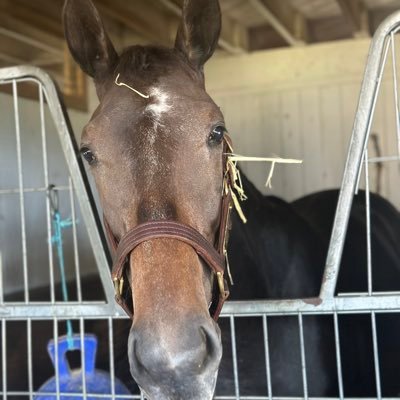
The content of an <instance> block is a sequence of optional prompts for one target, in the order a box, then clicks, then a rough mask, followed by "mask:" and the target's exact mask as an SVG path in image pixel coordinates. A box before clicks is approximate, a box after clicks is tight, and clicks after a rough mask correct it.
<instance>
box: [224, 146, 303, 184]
mask: <svg viewBox="0 0 400 400" xmlns="http://www.w3.org/2000/svg"><path fill="white" fill-rule="evenodd" d="M228 159H229V161H232V162H233V163H237V162H238V161H244V162H246V161H251V162H269V163H271V168H270V170H269V173H268V178H267V182H266V183H265V186H266V187H269V188H272V183H271V182H272V176H273V175H274V171H275V165H276V164H302V163H303V160H295V159H290V158H281V157H247V156H241V155H239V154H229V155H228ZM235 165H236V164H235Z"/></svg>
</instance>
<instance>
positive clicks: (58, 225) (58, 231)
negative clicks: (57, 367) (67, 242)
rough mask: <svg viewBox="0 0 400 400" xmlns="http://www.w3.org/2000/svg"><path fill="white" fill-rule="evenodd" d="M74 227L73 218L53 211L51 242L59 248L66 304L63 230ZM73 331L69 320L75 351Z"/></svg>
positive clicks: (62, 287)
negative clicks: (65, 217)
mask: <svg viewBox="0 0 400 400" xmlns="http://www.w3.org/2000/svg"><path fill="white" fill-rule="evenodd" d="M70 226H72V220H71V218H68V219H65V220H62V219H61V215H60V212H59V211H58V210H53V232H54V234H53V236H52V238H51V242H52V243H53V244H55V245H56V246H57V256H58V266H59V267H60V276H61V289H62V296H63V300H64V301H65V302H67V301H68V288H67V278H66V275H65V263H64V249H63V238H62V230H63V229H65V228H69V227H70ZM73 334H74V332H73V329H72V322H71V320H67V342H68V349H70V350H71V349H73V347H74V339H73Z"/></svg>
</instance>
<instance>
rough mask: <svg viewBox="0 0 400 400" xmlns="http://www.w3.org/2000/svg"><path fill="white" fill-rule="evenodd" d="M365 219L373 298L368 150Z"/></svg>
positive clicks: (369, 279)
mask: <svg viewBox="0 0 400 400" xmlns="http://www.w3.org/2000/svg"><path fill="white" fill-rule="evenodd" d="M364 158H365V160H364V161H365V167H364V168H365V217H366V224H367V237H366V240H367V274H368V295H369V296H372V250H371V213H370V211H371V206H370V196H369V164H368V149H366V150H365V155H364Z"/></svg>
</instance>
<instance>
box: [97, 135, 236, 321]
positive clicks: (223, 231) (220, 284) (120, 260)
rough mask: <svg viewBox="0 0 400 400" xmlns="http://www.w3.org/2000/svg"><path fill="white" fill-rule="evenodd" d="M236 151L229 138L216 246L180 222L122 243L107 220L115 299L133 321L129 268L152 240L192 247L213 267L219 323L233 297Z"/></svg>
mask: <svg viewBox="0 0 400 400" xmlns="http://www.w3.org/2000/svg"><path fill="white" fill-rule="evenodd" d="M231 150H232V145H231V140H230V138H229V136H227V135H226V136H225V139H224V149H223V166H224V173H223V188H224V189H223V193H222V200H221V210H220V219H219V232H218V234H217V238H216V239H217V240H216V243H215V245H213V244H211V243H210V242H209V241H208V240H207V239H206V238H205V237H204V236H203V235H201V234H200V233H199V232H198V231H196V230H195V229H194V228H192V227H190V226H188V225H185V224H182V223H180V222H176V221H165V220H160V221H151V222H146V223H143V224H140V225H138V226H136V227H135V228H133V229H131V230H130V231H128V232H127V233H126V234H125V235H124V236H123V237H122V238H121V240H120V241H118V240H117V238H116V237H115V235H114V233H113V232H112V230H111V228H110V226H109V224H108V222H107V220H106V218H104V226H105V228H106V233H107V236H108V239H109V241H110V243H111V245H112V248H113V251H114V262H113V267H112V279H113V282H114V288H115V300H116V302H117V303H118V304H119V305H120V306H121V307H122V308H123V309H124V311H125V312H126V313H127V314H128V316H129V317H130V318H133V306H132V305H131V304H132V301H131V302H130V303H128V301H129V300H130V298H131V293H130V286H129V285H125V284H124V283H125V280H127V278H126V268H127V267H128V265H129V256H130V254H131V252H132V251H133V250H134V249H135V248H136V247H138V246H139V245H140V244H142V243H144V242H147V241H149V240H152V239H160V238H171V239H175V240H179V241H181V242H184V243H186V244H188V245H190V246H191V247H192V248H193V249H194V250H195V251H196V253H197V254H198V255H199V256H200V257H201V259H202V260H203V261H204V262H205V263H206V264H207V265H208V266H209V267H210V269H211V270H212V271H213V273H214V274H215V276H216V279H217V288H216V289H217V290H214V293H213V299H212V303H211V306H210V314H211V316H212V317H213V319H214V320H217V319H218V317H219V314H220V312H221V309H222V306H223V305H224V302H225V300H226V299H227V298H228V296H229V288H228V283H227V281H226V279H225V277H224V274H225V269H226V244H227V240H228V231H229V229H230V211H231V208H232V197H231V190H229V189H230V187H231V179H232V178H231V173H230V170H229V167H228V163H227V160H228V156H227V153H228V152H230V151H231Z"/></svg>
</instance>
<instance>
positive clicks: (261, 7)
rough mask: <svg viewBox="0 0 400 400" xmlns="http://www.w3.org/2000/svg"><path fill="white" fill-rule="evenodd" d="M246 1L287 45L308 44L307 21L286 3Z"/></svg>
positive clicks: (268, 0) (265, 0) (270, 0)
mask: <svg viewBox="0 0 400 400" xmlns="http://www.w3.org/2000/svg"><path fill="white" fill-rule="evenodd" d="M248 1H249V3H250V4H251V5H252V6H253V8H254V9H255V10H256V11H257V12H258V13H259V14H260V15H262V16H263V17H264V19H265V21H266V22H267V23H268V24H269V25H270V26H271V27H272V28H273V29H274V30H275V31H276V32H277V33H278V34H279V35H280V36H281V37H282V38H283V39H284V40H285V42H286V43H287V44H289V45H290V46H301V45H304V44H305V43H306V42H308V28H307V20H306V19H305V17H304V16H303V15H302V14H300V13H299V12H298V11H296V10H295V9H293V8H292V7H291V6H290V4H288V2H282V1H279V0H248ZM283 3H284V4H283Z"/></svg>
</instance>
